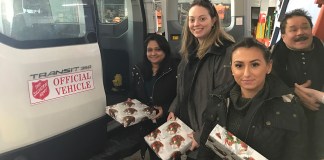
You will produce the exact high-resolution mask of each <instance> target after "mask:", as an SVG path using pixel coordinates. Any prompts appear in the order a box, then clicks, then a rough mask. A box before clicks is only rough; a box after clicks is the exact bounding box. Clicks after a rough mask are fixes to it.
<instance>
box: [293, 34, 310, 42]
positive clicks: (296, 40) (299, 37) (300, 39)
mask: <svg viewBox="0 0 324 160" xmlns="http://www.w3.org/2000/svg"><path fill="white" fill-rule="evenodd" d="M306 39H308V37H307V36H305V35H302V36H298V37H297V38H295V39H294V41H295V42H300V41H304V40H306Z"/></svg>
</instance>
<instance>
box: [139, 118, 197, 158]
mask: <svg viewBox="0 0 324 160" xmlns="http://www.w3.org/2000/svg"><path fill="white" fill-rule="evenodd" d="M192 132H193V131H192V129H190V128H189V127H188V126H187V125H186V124H184V123H183V122H182V121H181V120H180V119H179V118H177V119H176V120H169V121H167V122H166V123H164V124H163V125H161V126H160V127H159V128H157V129H156V130H154V131H153V132H151V133H150V134H148V135H147V136H145V137H144V139H145V141H146V143H147V144H148V145H149V146H150V147H151V148H152V149H153V151H154V152H155V153H156V154H157V155H158V156H159V157H160V158H161V159H163V160H168V159H172V158H173V157H177V156H180V155H181V154H183V153H185V152H186V151H188V150H189V149H190V147H191V142H192V140H191V139H190V138H189V137H188V136H187V135H188V134H190V133H192Z"/></svg>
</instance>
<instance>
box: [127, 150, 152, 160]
mask: <svg viewBox="0 0 324 160" xmlns="http://www.w3.org/2000/svg"><path fill="white" fill-rule="evenodd" d="M149 159H150V155H149V153H148V151H146V153H145V159H144V160H149ZM122 160H142V159H141V154H140V151H137V152H136V153H134V154H133V155H131V156H129V157H126V158H124V159H122Z"/></svg>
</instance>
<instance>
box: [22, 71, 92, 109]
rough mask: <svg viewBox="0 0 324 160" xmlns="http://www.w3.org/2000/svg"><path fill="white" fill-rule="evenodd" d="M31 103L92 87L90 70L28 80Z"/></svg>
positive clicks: (87, 89)
mask: <svg viewBox="0 0 324 160" xmlns="http://www.w3.org/2000/svg"><path fill="white" fill-rule="evenodd" d="M28 86H29V97H30V103H31V104H33V105H34V104H38V103H42V102H44V101H48V100H52V99H56V98H60V97H64V96H68V95H71V94H76V93H80V92H84V91H89V90H92V89H94V83H93V78H92V71H84V72H77V73H73V74H64V75H60V76H55V77H49V78H44V79H37V80H32V81H28Z"/></svg>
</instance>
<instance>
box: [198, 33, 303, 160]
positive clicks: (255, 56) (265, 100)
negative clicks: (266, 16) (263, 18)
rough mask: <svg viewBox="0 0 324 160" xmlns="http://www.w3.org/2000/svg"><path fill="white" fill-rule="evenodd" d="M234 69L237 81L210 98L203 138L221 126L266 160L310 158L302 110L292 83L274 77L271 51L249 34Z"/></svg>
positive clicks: (237, 51)
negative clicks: (291, 85)
mask: <svg viewBox="0 0 324 160" xmlns="http://www.w3.org/2000/svg"><path fill="white" fill-rule="evenodd" d="M231 69H232V74H233V76H234V79H235V83H234V84H232V85H227V86H223V88H221V87H220V88H217V90H216V91H214V94H211V96H210V101H209V105H208V107H207V109H206V111H205V113H204V115H205V116H204V117H205V120H204V122H205V131H203V138H202V140H203V141H204V142H206V140H207V137H208V134H209V133H210V132H211V130H212V129H213V128H214V127H215V125H216V124H219V125H221V126H223V127H224V128H226V129H227V130H228V131H230V132H231V133H233V134H234V135H236V136H237V137H238V138H239V139H241V140H242V141H244V142H246V143H247V144H248V145H250V146H251V147H252V148H254V149H255V150H256V151H258V152H259V153H261V154H262V155H263V156H265V157H266V158H268V159H280V160H283V159H287V160H290V159H294V160H296V159H300V160H302V159H307V157H305V156H306V151H307V150H306V148H307V147H306V141H307V140H306V138H307V134H306V119H305V115H304V112H303V109H302V107H301V105H300V104H299V103H297V102H296V98H295V97H294V95H293V94H292V93H293V92H292V91H291V90H290V89H289V87H288V86H286V85H285V84H284V83H283V82H282V81H280V80H279V79H278V78H277V77H274V76H271V75H270V72H271V69H272V61H271V60H270V52H269V50H268V49H267V48H266V47H265V46H264V45H263V44H261V43H259V42H257V41H256V40H255V39H253V38H246V39H244V40H243V41H242V42H240V43H238V44H236V45H235V46H234V49H233V51H232V56H231ZM213 156H215V154H214V155H211V156H210V157H200V159H213V158H215V157H213Z"/></svg>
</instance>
